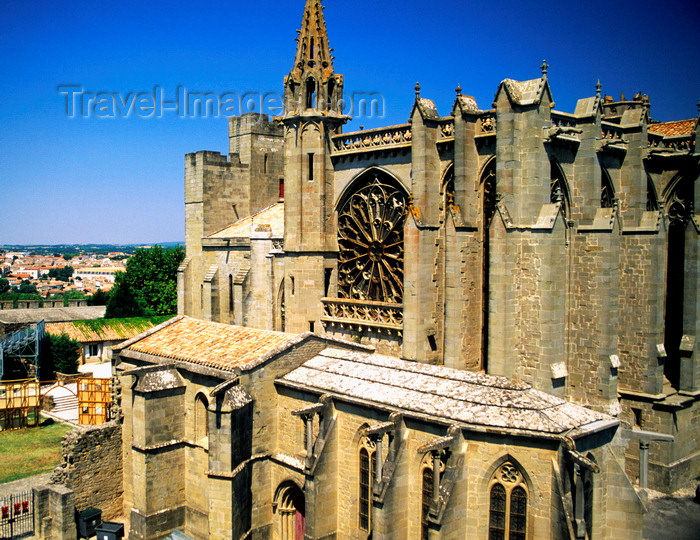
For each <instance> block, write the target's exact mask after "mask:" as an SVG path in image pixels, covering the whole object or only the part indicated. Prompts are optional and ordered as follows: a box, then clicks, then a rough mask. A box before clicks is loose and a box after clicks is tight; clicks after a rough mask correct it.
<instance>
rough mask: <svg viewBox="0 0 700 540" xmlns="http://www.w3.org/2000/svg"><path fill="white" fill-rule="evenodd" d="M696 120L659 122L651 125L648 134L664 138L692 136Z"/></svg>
mask: <svg viewBox="0 0 700 540" xmlns="http://www.w3.org/2000/svg"><path fill="white" fill-rule="evenodd" d="M696 122H697V120H695V119H693V120H678V121H676V122H661V123H659V124H651V125H650V126H649V133H654V134H656V135H663V136H664V137H677V136H679V135H686V136H688V135H692V134H693V130H694V129H695V123H696Z"/></svg>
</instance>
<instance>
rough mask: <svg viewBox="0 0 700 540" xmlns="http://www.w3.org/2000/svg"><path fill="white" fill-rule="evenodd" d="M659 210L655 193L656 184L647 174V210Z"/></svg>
mask: <svg viewBox="0 0 700 540" xmlns="http://www.w3.org/2000/svg"><path fill="white" fill-rule="evenodd" d="M658 210H659V197H658V195H657V194H656V186H655V185H654V181H653V180H652V179H651V176H649V175H647V212H657V211H658Z"/></svg>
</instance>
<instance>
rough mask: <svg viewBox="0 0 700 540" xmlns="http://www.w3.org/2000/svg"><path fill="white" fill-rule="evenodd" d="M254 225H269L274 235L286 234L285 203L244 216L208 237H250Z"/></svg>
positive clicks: (277, 236) (280, 236)
mask: <svg viewBox="0 0 700 540" xmlns="http://www.w3.org/2000/svg"><path fill="white" fill-rule="evenodd" d="M253 225H269V226H270V227H271V228H272V237H273V238H282V237H283V236H284V203H275V204H273V205H272V206H268V207H267V208H265V210H261V211H260V212H258V213H257V214H253V215H252V216H248V217H247V218H243V219H242V220H240V221H238V222H237V223H234V224H233V225H230V226H229V227H226V228H225V229H222V230H220V231H219V232H215V233H214V234H211V235H209V236H208V237H207V238H250V229H251V227H252V226H253Z"/></svg>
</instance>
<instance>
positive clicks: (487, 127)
mask: <svg viewBox="0 0 700 540" xmlns="http://www.w3.org/2000/svg"><path fill="white" fill-rule="evenodd" d="M495 134H496V113H495V112H493V111H489V112H487V113H485V114H484V115H483V116H482V117H481V120H480V125H479V133H478V135H495Z"/></svg>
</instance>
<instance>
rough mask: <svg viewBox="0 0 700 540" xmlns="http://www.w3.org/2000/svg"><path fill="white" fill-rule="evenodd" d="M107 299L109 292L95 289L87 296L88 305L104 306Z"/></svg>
mask: <svg viewBox="0 0 700 540" xmlns="http://www.w3.org/2000/svg"><path fill="white" fill-rule="evenodd" d="M108 301H109V293H106V292H104V291H103V290H102V289H97V290H96V291H95V294H93V295H92V296H89V297H88V306H106V305H107V302H108Z"/></svg>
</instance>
